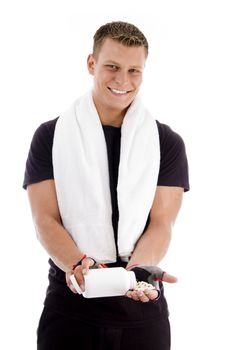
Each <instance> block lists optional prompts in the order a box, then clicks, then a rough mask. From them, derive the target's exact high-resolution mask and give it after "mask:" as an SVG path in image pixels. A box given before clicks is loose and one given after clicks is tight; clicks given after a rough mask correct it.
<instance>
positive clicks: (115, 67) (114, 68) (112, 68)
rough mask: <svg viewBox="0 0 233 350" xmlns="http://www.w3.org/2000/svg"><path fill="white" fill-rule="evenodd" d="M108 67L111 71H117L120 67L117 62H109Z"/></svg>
mask: <svg viewBox="0 0 233 350" xmlns="http://www.w3.org/2000/svg"><path fill="white" fill-rule="evenodd" d="M106 67H107V68H108V69H109V70H111V71H117V69H118V67H117V66H116V65H115V64H107V65H106Z"/></svg>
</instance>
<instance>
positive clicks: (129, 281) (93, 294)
mask: <svg viewBox="0 0 233 350" xmlns="http://www.w3.org/2000/svg"><path fill="white" fill-rule="evenodd" d="M70 279H71V282H72V284H73V286H74V288H75V289H76V290H77V292H78V293H79V294H82V295H83V296H84V297H85V298H99V297H113V296H120V295H125V294H126V292H127V291H128V290H130V289H134V288H135V286H136V283H137V281H136V277H135V273H134V272H133V271H127V270H126V269H124V268H123V267H110V268H99V269H90V270H89V271H88V273H87V274H86V275H84V280H85V291H84V292H82V290H81V289H80V287H79V285H78V283H77V281H76V279H75V276H74V275H71V277H70Z"/></svg>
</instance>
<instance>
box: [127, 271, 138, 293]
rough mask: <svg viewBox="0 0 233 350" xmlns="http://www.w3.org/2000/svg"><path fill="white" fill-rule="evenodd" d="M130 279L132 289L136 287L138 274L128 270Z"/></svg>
mask: <svg viewBox="0 0 233 350" xmlns="http://www.w3.org/2000/svg"><path fill="white" fill-rule="evenodd" d="M128 274H129V279H130V289H134V288H135V287H136V284H137V280H136V276H135V273H134V272H133V271H128Z"/></svg>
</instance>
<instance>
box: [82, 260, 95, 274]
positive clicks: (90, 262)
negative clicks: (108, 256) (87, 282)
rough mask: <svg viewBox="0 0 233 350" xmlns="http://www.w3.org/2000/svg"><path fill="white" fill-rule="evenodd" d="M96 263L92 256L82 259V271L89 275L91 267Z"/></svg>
mask: <svg viewBox="0 0 233 350" xmlns="http://www.w3.org/2000/svg"><path fill="white" fill-rule="evenodd" d="M93 265H94V260H93V259H92V258H85V259H83V261H82V273H83V275H87V273H88V271H89V268H90V267H91V266H93Z"/></svg>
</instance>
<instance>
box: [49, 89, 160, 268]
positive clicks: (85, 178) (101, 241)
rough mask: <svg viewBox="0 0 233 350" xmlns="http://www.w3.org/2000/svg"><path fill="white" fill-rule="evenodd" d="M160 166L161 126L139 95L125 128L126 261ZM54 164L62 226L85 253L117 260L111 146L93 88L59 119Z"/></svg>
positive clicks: (122, 235) (121, 225)
mask: <svg viewBox="0 0 233 350" xmlns="http://www.w3.org/2000/svg"><path fill="white" fill-rule="evenodd" d="M159 166H160V146H159V134H158V128H157V124H156V122H155V119H154V118H153V117H152V115H151V114H150V113H149V112H148V111H147V109H146V108H145V107H144V106H143V104H142V102H141V100H140V98H139V97H136V99H135V100H134V102H133V103H132V104H131V106H130V107H129V109H128V111H127V113H126V115H125V117H124V120H123V123H122V126H121V150H120V163H119V172H118V185H117V197H118V209H119V222H118V242H117V245H118V251H119V256H120V257H121V259H122V260H125V261H127V259H128V258H129V256H130V255H131V254H132V252H133V250H134V247H135V243H136V242H137V240H138V238H139V237H140V236H141V234H142V232H143V230H144V228H145V225H146V221H147V218H148V215H149V212H150V209H151V206H152V203H153V199H154V196H155V191H156V186H157V179H158V172H159ZM53 168H54V179H55V186H56V193H57V199H58V205H59V210H60V215H61V219H62V223H63V225H64V227H65V228H66V230H67V231H68V232H69V234H70V235H71V236H72V238H73V240H74V241H75V242H76V244H77V245H78V247H79V248H80V249H81V251H82V252H84V253H85V254H87V255H88V256H91V257H93V258H94V259H95V260H96V261H98V262H102V263H110V262H115V261H116V245H115V240H114V232H113V226H112V205H111V195H110V185H109V171H108V157H107V147H106V141H105V136H104V131H103V126H102V124H101V121H100V118H99V115H98V113H97V111H96V108H95V105H94V102H93V97H92V92H91V91H90V92H88V93H86V94H85V95H84V96H82V97H81V98H79V99H78V100H76V101H75V102H74V103H73V104H72V106H71V108H70V109H69V110H67V111H66V112H65V113H64V114H63V115H61V116H60V117H59V118H58V121H57V123H56V127H55V133H54V141H53Z"/></svg>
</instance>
